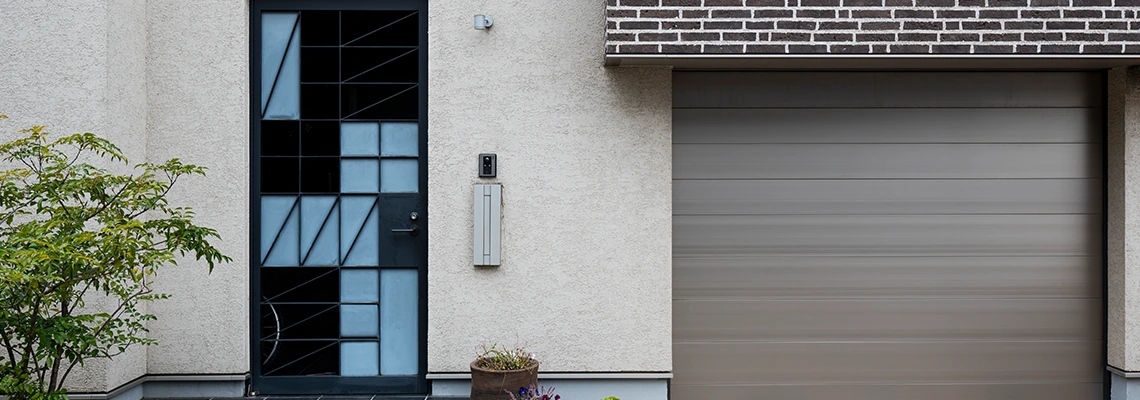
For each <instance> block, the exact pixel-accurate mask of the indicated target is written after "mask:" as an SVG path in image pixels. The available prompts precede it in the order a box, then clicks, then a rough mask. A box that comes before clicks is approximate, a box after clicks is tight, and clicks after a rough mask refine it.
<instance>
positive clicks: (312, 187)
mask: <svg viewBox="0 0 1140 400" xmlns="http://www.w3.org/2000/svg"><path fill="white" fill-rule="evenodd" d="M301 191H303V192H313V193H335V192H339V191H340V159H339V158H334V157H320V158H304V159H301Z"/></svg>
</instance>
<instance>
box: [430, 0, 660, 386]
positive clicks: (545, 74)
mask: <svg viewBox="0 0 1140 400" xmlns="http://www.w3.org/2000/svg"><path fill="white" fill-rule="evenodd" d="M475 14H489V15H491V16H493V17H494V21H495V24H494V27H493V28H492V29H491V30H489V31H476V30H474V29H473V28H472V16H473V15H475ZM603 24H604V2H602V1H596V0H571V1H557V2H553V1H531V2H491V1H463V2H433V3H431V5H430V7H429V35H428V36H429V53H428V54H429V56H428V58H429V60H428V67H429V78H428V88H429V89H428V92H429V102H428V103H429V106H428V110H429V111H428V124H429V125H428V135H429V137H428V140H429V143H428V156H429V159H428V164H429V165H428V166H429V170H430V172H429V177H428V185H429V191H430V192H429V205H428V208H429V213H430V214H429V215H430V217H431V222H430V223H431V230H430V235H429V248H430V250H429V259H428V269H429V272H428V274H429V276H428V304H429V306H428V318H429V322H428V325H429V326H428V370H429V371H431V372H463V371H467V368H468V363H470V362H471V361H472V360H473V358H474V354H475V348H476V346H477V345H478V344H480V343H491V342H499V343H507V344H514V343H516V342H518V343H520V344H527V345H529V346H528V347H529V348H530V350H531V351H533V352H535V353H537V355H538V358H539V359H540V360H541V361H542V362H543V364H542V367H541V368H542V370H544V371H669V370H671V369H672V356H671V348H672V344H671V336H670V328H671V304H670V298H671V275H670V274H671V271H670V269H671V217H670V214H671V207H672V198H671V181H670V180H671V177H672V173H671V168H672V165H671V146H670V138H671V136H670V135H671V125H670V124H671V120H670V115H671V112H670V107H671V105H672V102H671V96H672V92H671V80H670V71H669V70H667V69H606V68H603V67H602V63H603V32H604V29H603V28H604V26H603ZM483 152H486V153H497V154H498V155H499V157H498V160H499V171H498V172H499V177H498V179H495V180H493V181H486V180H480V179H478V178H477V176H476V158H477V155H478V154H479V153H483ZM477 182H483V183H486V182H501V183H502V184H503V219H502V230H503V239H502V264H503V265H502V266H501V267H498V268H475V267H473V266H472V260H471V246H472V243H471V242H472V229H473V228H472V225H473V222H472V212H473V211H472V204H471V203H472V199H471V197H472V185H473V184H475V183H477Z"/></svg>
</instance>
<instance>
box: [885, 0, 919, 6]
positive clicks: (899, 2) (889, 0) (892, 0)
mask: <svg viewBox="0 0 1140 400" xmlns="http://www.w3.org/2000/svg"><path fill="white" fill-rule="evenodd" d="M884 3H885V4H886V5H887V7H914V0H886V1H885V2H884Z"/></svg>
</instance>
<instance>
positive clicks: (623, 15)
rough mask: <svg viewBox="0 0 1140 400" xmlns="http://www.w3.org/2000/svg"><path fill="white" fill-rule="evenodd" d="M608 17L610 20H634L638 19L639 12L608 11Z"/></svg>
mask: <svg viewBox="0 0 1140 400" xmlns="http://www.w3.org/2000/svg"><path fill="white" fill-rule="evenodd" d="M606 17H608V18H634V17H637V10H606Z"/></svg>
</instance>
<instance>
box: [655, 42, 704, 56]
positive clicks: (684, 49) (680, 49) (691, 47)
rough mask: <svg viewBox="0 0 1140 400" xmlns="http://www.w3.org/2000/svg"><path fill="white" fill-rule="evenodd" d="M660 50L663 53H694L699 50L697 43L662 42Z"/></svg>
mask: <svg viewBox="0 0 1140 400" xmlns="http://www.w3.org/2000/svg"><path fill="white" fill-rule="evenodd" d="M661 52H662V53H664V54H696V53H700V52H701V46H700V45H698V44H663V45H661Z"/></svg>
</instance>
